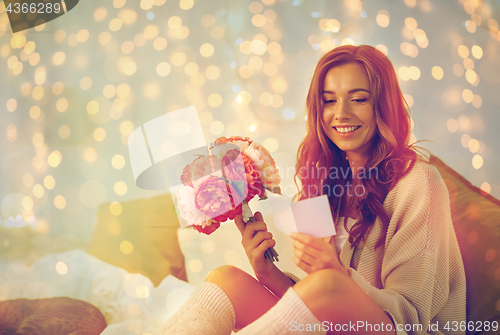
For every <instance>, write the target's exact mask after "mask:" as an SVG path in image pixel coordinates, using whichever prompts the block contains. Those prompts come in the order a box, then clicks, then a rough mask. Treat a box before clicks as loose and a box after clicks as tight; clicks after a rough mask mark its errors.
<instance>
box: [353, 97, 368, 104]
mask: <svg viewBox="0 0 500 335" xmlns="http://www.w3.org/2000/svg"><path fill="white" fill-rule="evenodd" d="M352 101H354V102H358V103H362V102H366V98H362V99H352Z"/></svg>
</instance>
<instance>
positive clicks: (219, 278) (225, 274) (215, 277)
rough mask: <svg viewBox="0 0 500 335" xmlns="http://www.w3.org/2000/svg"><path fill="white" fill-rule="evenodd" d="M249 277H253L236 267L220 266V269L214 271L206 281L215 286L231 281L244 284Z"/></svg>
mask: <svg viewBox="0 0 500 335" xmlns="http://www.w3.org/2000/svg"><path fill="white" fill-rule="evenodd" d="M248 277H251V276H250V275H249V274H248V273H246V272H245V271H243V270H241V269H239V268H237V267H235V266H232V265H223V266H220V267H218V268H216V269H214V270H213V271H211V272H210V273H209V274H208V276H207V278H206V279H205V281H208V282H211V283H213V284H216V285H219V286H220V284H221V283H222V282H225V281H227V280H229V279H230V280H231V281H232V282H236V283H238V282H242V281H244V280H246V279H248Z"/></svg>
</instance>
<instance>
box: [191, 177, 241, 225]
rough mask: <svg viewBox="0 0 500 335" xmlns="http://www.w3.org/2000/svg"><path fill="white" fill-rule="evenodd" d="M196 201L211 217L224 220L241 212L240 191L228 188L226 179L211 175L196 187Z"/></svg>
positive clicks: (200, 208)
mask: <svg viewBox="0 0 500 335" xmlns="http://www.w3.org/2000/svg"><path fill="white" fill-rule="evenodd" d="M194 203H195V206H196V208H197V209H198V210H200V211H202V212H203V213H205V214H206V215H207V216H208V217H209V218H210V219H213V220H216V221H219V222H224V221H226V220H227V219H228V218H229V219H231V220H232V219H234V218H235V217H236V215H238V214H241V198H240V196H239V194H238V192H234V191H232V190H231V189H228V187H227V184H226V182H225V181H224V179H220V178H217V177H215V176H210V177H208V178H206V179H205V180H204V181H203V182H201V183H199V184H198V185H197V187H196V194H195V197H194Z"/></svg>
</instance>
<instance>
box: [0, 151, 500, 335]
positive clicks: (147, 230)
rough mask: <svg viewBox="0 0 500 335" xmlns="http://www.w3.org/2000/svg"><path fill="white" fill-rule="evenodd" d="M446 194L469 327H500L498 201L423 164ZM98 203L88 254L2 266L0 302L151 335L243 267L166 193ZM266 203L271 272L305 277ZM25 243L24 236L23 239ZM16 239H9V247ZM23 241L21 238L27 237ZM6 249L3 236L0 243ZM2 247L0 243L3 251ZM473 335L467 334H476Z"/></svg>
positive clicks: (256, 205) (226, 244)
mask: <svg viewBox="0 0 500 335" xmlns="http://www.w3.org/2000/svg"><path fill="white" fill-rule="evenodd" d="M431 163H432V164H434V165H435V166H436V167H437V168H438V169H439V171H440V172H441V175H442V176H443V179H444V181H445V183H446V185H447V187H448V190H449V192H450V202H451V208H452V219H453V222H454V226H455V231H456V233H457V237H458V241H459V245H460V248H461V251H462V257H463V260H464V264H465V269H466V276H467V285H468V293H467V317H468V321H474V322H479V321H481V322H484V321H490V322H491V321H500V246H499V243H498V241H500V201H499V200H497V199H495V198H493V197H491V196H489V195H486V194H482V193H481V191H480V190H479V189H478V188H476V187H474V186H472V185H471V184H470V183H469V182H468V181H467V180H465V179H464V178H463V177H461V176H460V175H459V174H458V173H456V172H455V171H453V170H452V169H451V168H449V167H448V166H446V165H445V164H444V163H443V162H442V161H441V160H439V159H438V158H436V157H431ZM113 206H115V205H114V204H110V203H106V204H102V205H101V206H100V207H99V209H98V211H97V214H96V215H97V224H96V226H95V229H94V233H93V236H92V238H91V240H90V243H89V245H88V248H86V250H80V249H75V250H70V251H66V252H61V253H53V254H47V255H45V256H44V257H42V258H39V259H37V260H36V261H34V262H31V264H26V260H25V259H22V258H20V259H19V260H18V261H12V260H7V259H3V260H2V261H0V300H8V299H20V298H28V299H41V298H49V297H69V298H74V299H79V300H83V301H86V302H88V303H90V304H92V305H93V306H95V307H97V308H98V309H99V310H100V311H101V313H102V314H103V316H104V318H105V320H106V323H107V325H108V326H107V327H106V329H105V330H104V331H103V332H102V334H124V335H126V334H141V335H148V334H154V331H155V329H157V328H159V327H160V326H161V325H162V324H163V323H164V322H165V320H166V319H168V318H169V317H170V316H171V315H172V314H173V313H175V311H176V310H177V309H178V308H179V307H180V306H181V305H182V304H183V303H184V302H185V301H186V300H187V298H188V297H189V295H190V294H191V292H192V291H193V290H194V288H195V287H196V286H197V285H199V284H200V283H201V282H202V281H203V279H204V278H205V277H206V275H207V274H208V273H209V272H210V270H211V269H213V268H215V267H217V266H219V265H224V264H232V265H235V266H238V267H240V268H242V269H244V270H246V271H249V272H251V268H250V266H249V264H248V261H247V260H246V257H245V254H244V252H243V250H242V248H241V245H240V235H239V232H238V230H237V229H236V227H235V226H234V224H232V223H226V224H223V225H222V226H221V228H220V229H219V230H217V231H216V232H215V233H213V234H212V235H209V236H206V235H203V234H200V233H198V232H196V231H194V230H192V229H180V228H179V225H178V221H177V218H176V216H175V212H174V211H173V210H172V209H173V205H172V198H171V196H170V195H169V194H165V195H160V196H156V197H153V198H150V199H139V200H133V201H129V202H125V203H122V204H121V206H122V207H121V211H119V212H120V214H118V215H117V211H116V210H115V209H114V207H113ZM268 206H269V205H268V203H266V202H265V201H264V202H258V201H255V202H253V203H251V207H252V209H253V210H260V211H262V212H263V213H264V215H265V217H266V221H267V222H268V223H269V226H270V230H271V231H272V232H273V234H274V236H275V238H276V239H277V242H278V243H277V251H278V253H280V261H279V263H278V265H279V267H280V268H282V269H283V270H287V271H290V272H293V273H295V274H297V275H298V276H299V277H301V276H302V277H303V276H304V275H305V273H304V272H302V271H301V270H299V269H298V268H297V267H296V266H295V265H294V264H293V260H292V258H291V249H292V246H291V241H290V239H289V238H288V237H287V236H285V235H284V234H283V233H281V232H279V231H277V230H276V229H274V225H273V223H272V217H271V216H270V215H269V212H270V210H269V207H268ZM23 234H24V235H23V238H24V239H26V238H27V236H28V235H27V233H26V232H24V233H23ZM14 235H15V234H13V233H12V231H11V234H10V238H11V239H12V238H13V236H14ZM28 237H29V236H28ZM1 238H3V239H4V241H5V234H3V235H0V239H1ZM4 241H1V240H0V245H2V244H5V242H4ZM475 333H476V332H475V331H474V330H469V331H467V334H469V335H470V334H475Z"/></svg>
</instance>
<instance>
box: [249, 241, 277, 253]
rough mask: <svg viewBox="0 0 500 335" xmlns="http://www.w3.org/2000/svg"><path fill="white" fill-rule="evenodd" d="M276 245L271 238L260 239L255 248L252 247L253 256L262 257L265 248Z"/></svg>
mask: <svg viewBox="0 0 500 335" xmlns="http://www.w3.org/2000/svg"><path fill="white" fill-rule="evenodd" d="M275 245H276V241H275V240H273V239H272V238H271V239H266V240H264V241H262V242H261V243H260V244H259V246H258V247H257V248H255V249H254V252H255V254H254V255H253V256H254V257H256V258H257V257H264V253H265V252H266V250H267V249H269V248H271V247H274V246H275Z"/></svg>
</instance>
